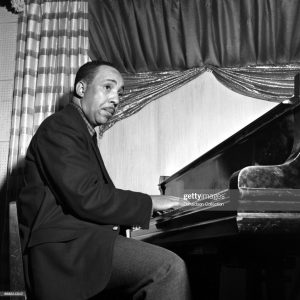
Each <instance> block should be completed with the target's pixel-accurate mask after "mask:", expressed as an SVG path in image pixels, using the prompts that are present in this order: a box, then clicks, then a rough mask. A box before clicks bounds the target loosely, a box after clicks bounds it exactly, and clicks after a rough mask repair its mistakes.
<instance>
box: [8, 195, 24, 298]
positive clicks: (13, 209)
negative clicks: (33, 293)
mask: <svg viewBox="0 0 300 300" xmlns="http://www.w3.org/2000/svg"><path fill="white" fill-rule="evenodd" d="M9 282H10V292H9V293H10V295H11V297H10V299H25V300H26V299H27V295H26V291H25V281H24V269H23V260H22V250H21V243H20V234H19V223H18V214H17V204H16V202H15V201H13V202H10V203H9ZM21 297H22V298H21Z"/></svg>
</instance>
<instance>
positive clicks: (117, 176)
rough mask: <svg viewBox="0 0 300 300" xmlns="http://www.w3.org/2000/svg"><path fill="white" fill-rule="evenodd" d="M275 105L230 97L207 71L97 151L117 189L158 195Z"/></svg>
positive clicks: (119, 127)
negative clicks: (162, 185) (166, 182)
mask: <svg viewBox="0 0 300 300" xmlns="http://www.w3.org/2000/svg"><path fill="white" fill-rule="evenodd" d="M274 106H275V104H274V103H271V102H266V101H262V100H258V99H254V98H249V97H245V96H242V95H240V94H237V93H234V92H232V91H231V90H229V89H228V88H226V87H225V86H223V85H222V84H221V83H219V82H218V81H217V80H216V79H215V77H214V76H213V75H212V74H211V73H209V72H206V73H205V74H203V75H201V76H200V77H198V78H197V79H195V80H193V81H192V82H190V83H188V84H187V85H185V86H183V87H181V88H180V89H178V90H176V91H174V92H172V93H170V94H168V95H166V96H164V97H162V98H160V99H159V100H157V101H154V102H152V103H150V104H149V105H148V106H146V107H145V108H144V109H142V110H141V111H140V112H138V113H137V114H135V115H133V116H132V117H130V118H128V119H125V120H123V121H120V122H119V123H117V124H116V125H115V126H114V127H112V128H111V129H110V130H109V131H107V132H106V133H104V136H103V138H102V140H101V141H100V149H101V153H102V155H103V158H104V161H105V164H106V166H107V169H108V171H109V173H110V174H111V177H112V179H113V181H114V182H115V184H116V186H117V187H120V188H124V189H132V190H137V191H143V192H146V193H149V194H158V192H159V191H158V189H157V184H158V180H159V176H160V175H167V176H169V175H172V174H173V173H175V172H176V171H178V170H179V169H181V168H182V167H184V166H185V165H187V164H188V163H190V162H191V161H193V160H195V159H196V158H198V157H199V156H200V155H201V154H204V153H205V152H207V151H208V150H209V149H211V148H212V147H214V146H216V145H217V144H219V143H220V142H221V141H223V140H224V139H226V138H227V137H229V136H231V135H232V134H234V133H235V132H236V131H238V130H239V129H241V128H243V127H244V126H245V125H247V124H248V123H250V122H251V121H253V120H255V119H256V118H258V117H259V116H260V115H262V114H263V113H265V112H267V111H268V110H269V109H271V108H272V107H274Z"/></svg>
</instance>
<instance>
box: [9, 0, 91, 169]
mask: <svg viewBox="0 0 300 300" xmlns="http://www.w3.org/2000/svg"><path fill="white" fill-rule="evenodd" d="M87 61H88V4H87V2H86V1H41V0H40V1H38V0H36V1H29V3H28V4H27V5H26V7H25V10H24V12H23V13H22V14H21V15H20V16H19V24H18V45H17V55H16V70H15V85H14V97H13V113H12V124H11V138H10V147H9V163H8V171H9V173H12V171H13V169H14V168H15V166H17V164H18V163H21V162H22V159H23V158H24V156H25V153H26V149H27V147H28V144H29V142H30V140H31V137H32V135H33V134H34V132H35V131H36V129H37V128H38V126H39V125H40V123H41V122H42V121H43V120H44V119H45V118H46V117H48V116H49V115H51V114H52V113H54V112H55V111H56V110H58V109H60V107H62V106H64V105H65V104H66V103H67V102H68V100H69V96H70V92H71V90H72V85H73V81H74V79H75V74H76V71H77V69H78V68H79V66H80V65H82V64H83V63H85V62H87Z"/></svg>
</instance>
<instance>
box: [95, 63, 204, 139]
mask: <svg viewBox="0 0 300 300" xmlns="http://www.w3.org/2000/svg"><path fill="white" fill-rule="evenodd" d="M203 72H205V68H204V67H202V68H193V69H190V70H185V71H165V72H143V73H137V74H129V73H127V74H126V73H125V74H123V77H124V82H125V93H124V96H123V98H122V99H121V101H120V104H119V107H118V110H117V112H116V114H115V115H114V116H113V117H112V118H111V119H110V120H109V122H108V123H107V124H105V125H104V126H103V127H102V128H101V129H100V134H103V132H104V131H105V130H107V129H109V128H110V127H111V126H113V125H114V124H115V123H116V122H118V121H120V120H122V119H125V118H127V117H129V116H131V115H133V114H135V113H136V112H138V111H139V110H141V109H142V108H143V107H144V106H145V105H147V104H149V103H150V102H151V101H154V100H156V99H158V98H160V97H162V96H163V95H165V94H167V93H170V92H172V91H174V90H175V89H177V88H179V87H181V86H183V85H184V84H186V83H188V82H189V81H191V80H193V79H195V78H196V77H197V76H199V75H200V74H202V73H203Z"/></svg>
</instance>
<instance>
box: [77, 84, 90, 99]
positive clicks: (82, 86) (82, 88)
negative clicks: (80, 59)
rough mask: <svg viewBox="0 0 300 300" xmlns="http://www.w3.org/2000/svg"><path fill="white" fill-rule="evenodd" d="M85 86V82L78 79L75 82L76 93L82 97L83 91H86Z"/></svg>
mask: <svg viewBox="0 0 300 300" xmlns="http://www.w3.org/2000/svg"><path fill="white" fill-rule="evenodd" d="M86 87H87V84H86V82H85V81H83V80H80V81H78V82H77V84H76V94H77V95H78V96H79V97H80V98H82V97H83V96H84V93H85V91H86Z"/></svg>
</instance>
